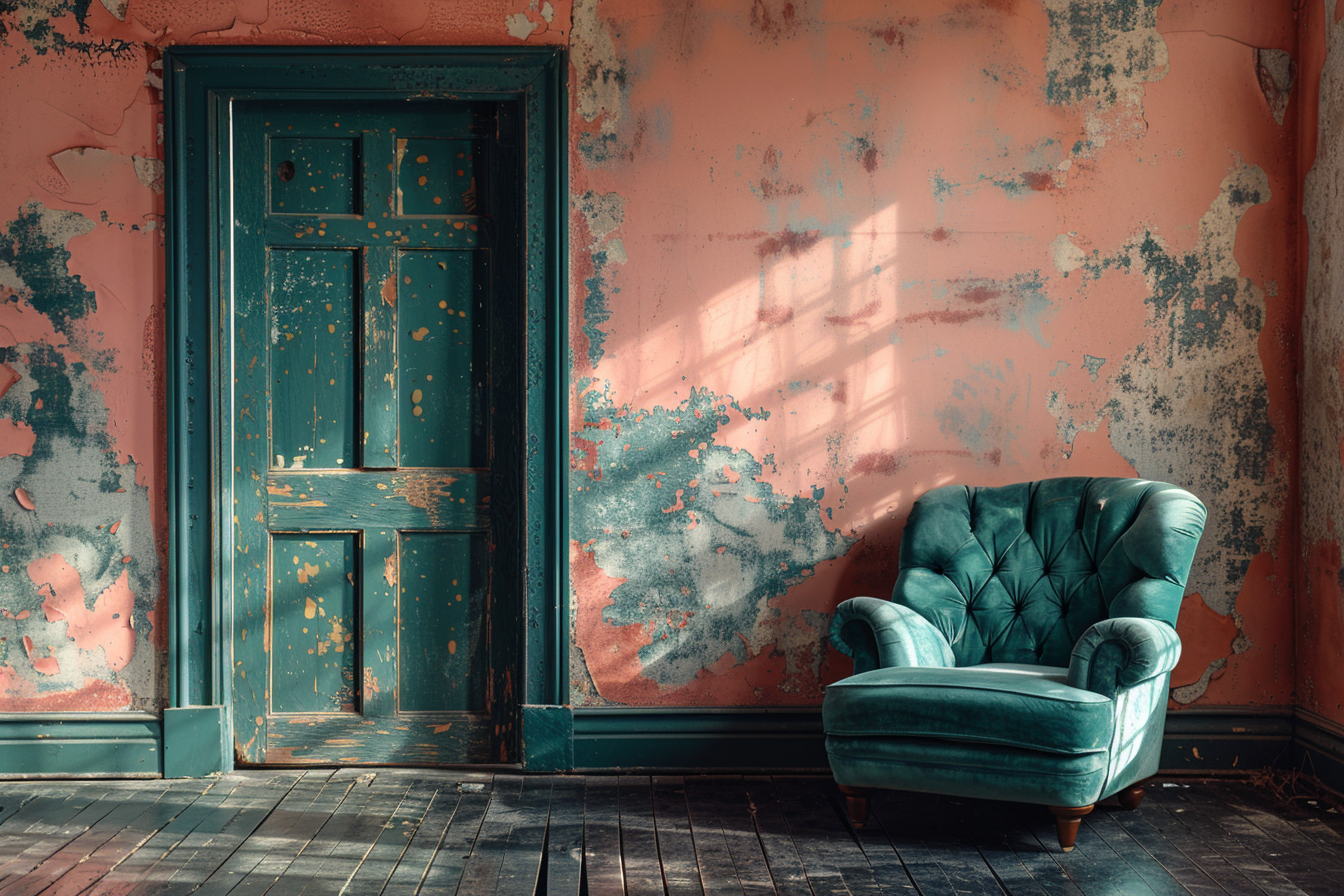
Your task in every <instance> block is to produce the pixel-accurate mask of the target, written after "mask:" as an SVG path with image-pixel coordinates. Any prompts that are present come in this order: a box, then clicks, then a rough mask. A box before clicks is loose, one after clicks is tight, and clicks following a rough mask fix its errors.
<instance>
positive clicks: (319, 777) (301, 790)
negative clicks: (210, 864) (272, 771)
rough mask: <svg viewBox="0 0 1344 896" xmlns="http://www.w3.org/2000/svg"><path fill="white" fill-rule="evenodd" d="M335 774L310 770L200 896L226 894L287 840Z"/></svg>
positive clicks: (211, 878) (200, 890) (201, 889)
mask: <svg viewBox="0 0 1344 896" xmlns="http://www.w3.org/2000/svg"><path fill="white" fill-rule="evenodd" d="M330 778H331V772H330V771H321V770H313V771H309V772H306V773H305V774H304V776H303V778H302V780H300V781H299V782H298V783H297V784H295V785H294V787H293V788H291V789H290V791H289V793H287V794H285V797H284V799H282V800H281V801H280V803H279V804H278V805H277V806H276V807H275V809H274V810H273V811H272V812H271V813H270V814H269V815H268V816H266V820H265V821H263V822H262V823H261V825H260V826H259V827H258V828H257V829H256V831H254V832H253V834H252V836H251V837H249V838H248V839H247V842H246V843H245V844H243V846H242V847H240V848H239V849H237V850H235V851H234V853H233V855H231V856H229V858H228V860H227V861H226V862H224V863H223V864H222V865H220V866H219V868H217V869H215V871H214V872H212V873H211V875H210V876H209V877H208V878H207V879H206V880H205V882H204V883H202V884H201V886H200V887H199V888H198V889H197V890H196V896H226V894H228V893H229V892H231V891H232V890H233V889H234V888H235V887H237V886H238V885H239V884H240V883H242V881H243V880H244V879H245V878H246V877H247V875H248V874H250V873H251V872H252V871H253V870H254V869H255V868H256V867H257V866H258V865H260V864H261V863H262V862H263V861H264V860H265V859H266V857H267V856H268V855H270V853H271V851H272V850H273V849H275V848H277V847H278V846H279V845H280V844H281V843H283V842H284V841H285V840H286V838H287V837H288V835H289V834H290V832H291V831H293V830H294V828H295V827H296V826H297V825H299V824H300V823H301V822H302V820H303V818H304V816H305V814H307V813H309V812H312V811H313V810H314V804H315V803H316V802H317V799H318V797H319V796H321V794H322V791H323V789H324V788H325V787H326V785H327V782H328V781H329V780H330Z"/></svg>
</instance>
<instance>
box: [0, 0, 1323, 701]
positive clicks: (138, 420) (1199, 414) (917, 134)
mask: <svg viewBox="0 0 1344 896" xmlns="http://www.w3.org/2000/svg"><path fill="white" fill-rule="evenodd" d="M0 25H2V26H3V31H0V70H3V71H4V72H5V77H6V88H7V89H6V90H5V91H4V93H3V95H0V134H3V135H4V136H3V138H0V140H3V157H4V162H5V164H4V165H3V166H0V229H2V230H3V232H2V233H0V353H2V354H0V361H3V363H4V365H5V366H4V367H3V368H0V389H3V390H4V394H3V396H0V489H3V495H0V525H3V532H4V537H3V540H2V541H0V543H2V544H3V549H2V551H0V564H2V565H0V611H2V612H0V638H3V640H2V641H0V711H6V710H10V711H12V710H35V709H118V708H149V709H155V708H158V707H159V706H161V705H162V703H163V700H164V697H165V683H164V681H165V678H164V671H165V667H166V662H165V655H164V651H165V640H166V639H165V638H164V636H163V632H164V622H165V620H164V619H163V611H162V605H163V593H164V586H163V570H164V568H165V557H164V553H163V552H164V546H165V545H166V542H167V539H166V531H165V528H164V527H165V525H166V523H165V515H164V508H165V484H164V477H163V470H164V447H163V446H164V432H163V431H164V424H165V417H164V411H163V378H164V371H163V368H162V358H163V327H162V319H163V301H164V299H163V277H162V269H163V261H164V256H163V242H162V226H163V219H162V192H161V191H162V182H161V179H162V178H161V174H162V165H161V162H160V159H161V158H162V154H163V149H162V137H161V133H160V121H161V117H160V115H161V105H160V96H159V85H160V63H159V58H160V53H161V51H162V50H163V48H165V47H166V46H169V45H172V44H175V43H188V42H192V43H231V44H239V43H270V44H313V43H322V44H327V43H334V44H397V43H404V44H483V43H484V44H514V45H519V44H525V43H537V42H545V43H558V44H563V45H567V46H568V48H569V51H570V60H571V64H572V72H571V85H570V94H571V104H572V117H571V122H570V138H571V160H570V186H571V197H570V206H571V234H570V243H571V246H572V256H571V270H570V273H571V277H570V300H571V314H570V321H569V330H570V346H571V352H572V381H571V387H572V388H571V404H570V409H571V420H570V425H571V430H572V443H571V455H570V457H571V471H570V479H569V486H570V501H571V515H570V524H571V533H570V534H571V538H572V542H571V558H570V559H571V573H572V575H571V578H572V583H573V588H572V605H571V611H572V617H573V651H572V656H571V660H572V662H571V673H572V678H573V681H572V698H573V701H574V703H575V704H579V705H601V704H605V703H611V702H619V703H632V704H680V705H789V704H793V705H813V704H816V703H817V702H819V699H820V694H821V687H822V685H823V684H824V683H825V682H827V681H829V680H832V679H834V678H835V677H838V676H839V675H842V674H844V673H845V671H846V664H845V663H844V662H842V661H841V658H840V657H839V656H838V655H837V654H835V653H834V652H833V651H831V650H829V648H827V647H826V646H825V633H826V629H827V625H828V622H829V616H830V613H831V611H832V610H833V608H834V607H835V605H836V604H837V603H838V602H839V601H841V600H843V599H844V598H846V597H849V596H852V595H855V594H862V593H868V594H879V595H881V594H886V593H887V592H888V591H889V590H890V588H891V584H892V582H893V580H894V578H895V563H896V545H897V543H898V540H899V537H900V530H901V526H902V523H903V520H904V518H905V516H906V514H907V513H908V511H909V508H910V505H911V502H912V501H913V500H914V498H915V497H917V496H918V495H919V494H921V493H922V492H924V491H926V490H927V489H929V488H931V487H933V486H936V485H940V484H944V483H948V482H968V483H976V484H996V483H1007V482H1013V481H1020V480H1024V479H1035V478H1040V477H1043V476H1055V475H1138V476H1143V477H1148V478H1155V479H1162V480H1166V481H1171V482H1175V483H1177V484H1180V485H1183V486H1186V487H1188V488H1190V489H1192V490H1193V491H1194V492H1195V493H1196V494H1198V495H1199V496H1200V497H1201V498H1203V499H1204V500H1205V502H1206V503H1207V504H1208V505H1209V508H1210V526H1209V530H1208V534H1207V535H1206V537H1205V540H1204V543H1203V547H1202V548H1201V551H1200V554H1199V557H1198V558H1197V561H1196V569H1195V573H1194V577H1193V583H1192V594H1191V595H1190V596H1189V597H1188V598H1187V599H1186V602H1185V605H1184V607H1183V610H1182V618H1181V631H1182V634H1183V637H1184V641H1185V657H1184V659H1183V660H1182V664H1181V666H1180V667H1179V668H1178V670H1177V674H1176V676H1175V679H1174V681H1173V685H1174V686H1175V688H1174V691H1173V698H1174V700H1175V701H1176V704H1177V705H1180V706H1185V705H1197V704H1206V705H1207V704H1251V703H1260V704H1272V705H1282V704H1288V703H1291V702H1292V700H1293V688H1294V683H1295V679H1294V674H1295V673H1294V669H1295V666H1294V638H1293V635H1292V632H1293V614H1292V601H1293V575H1294V570H1295V556H1296V553H1295V552H1296V544H1297V541H1296V531H1297V530H1296V528H1295V520H1296V516H1295V514H1296V507H1295V503H1294V498H1293V495H1294V494H1295V486H1294V483H1295V476H1296V462H1297V456H1298V455H1297V447H1296V444H1295V434H1296V432H1297V419H1298V417H1297V415H1298V410H1297V402H1296V394H1295V391H1294V390H1295V375H1296V372H1297V334H1298V320H1297V317H1296V315H1297V296H1298V295H1299V294H1300V285H1299V284H1300V277H1299V274H1298V266H1297V264H1296V256H1295V251H1296V248H1297V241H1296V233H1297V231H1296V226H1297V224H1296V222H1297V215H1298V213H1299V202H1298V196H1299V188H1298V181H1297V178H1298V173H1299V172H1298V167H1297V165H1298V162H1297V152H1298V148H1299V144H1298V133H1299V125H1300V123H1301V122H1300V117H1299V116H1300V115H1301V114H1303V113H1302V112H1301V111H1300V109H1299V107H1300V106H1301V102H1300V100H1299V99H1298V97H1297V94H1296V93H1295V92H1294V91H1295V89H1296V88H1295V87H1294V83H1293V73H1294V66H1293V59H1294V57H1293V54H1294V53H1296V51H1297V46H1296V43H1297V28H1298V23H1297V21H1296V19H1295V18H1294V16H1293V13H1292V8H1291V5H1290V4H1268V5H1267V4H1263V3H1259V2H1254V0H1236V2H1223V3H1217V4H1213V3H1208V2H1200V0H1165V2H1161V0H978V2H967V0H958V2H951V0H948V2H943V0H911V2H908V3H903V4H886V3H876V2H862V3H861V2H844V0H831V2H821V0H734V2H726V0H724V2H705V0H685V2H678V3H672V2H668V0H603V2H596V0H578V2H575V3H574V5H573V7H572V8H571V6H570V4H569V3H565V2H554V3H550V2H547V3H538V2H537V0H499V2H466V0H420V2H386V3H368V2H361V3H354V2H353V0H351V2H346V3H319V2H317V0H299V2H288V3H284V4H281V3H270V2H267V0H238V2H227V0H219V2H211V3H201V4H179V5H174V4H168V3H165V2H158V0H101V2H89V0H26V2H23V0H21V2H19V3H17V4H11V6H10V7H9V8H7V11H5V12H0ZM16 489H23V493H22V495H21V496H19V497H22V498H23V500H22V501H21V500H20V499H19V497H16V494H15V490H16ZM28 504H31V505H32V506H31V508H30V507H28V506H27V505H28ZM1325 553H1326V554H1329V550H1328V544H1327V548H1326V549H1325ZM1330 556H1334V557H1335V558H1336V559H1335V560H1334V562H1335V564H1336V566H1337V565H1338V559H1337V558H1338V548H1337V547H1336V548H1335V553H1334V554H1333V555H1330ZM1340 675H1344V672H1341V673H1340V674H1338V675H1337V676H1336V680H1339V678H1340Z"/></svg>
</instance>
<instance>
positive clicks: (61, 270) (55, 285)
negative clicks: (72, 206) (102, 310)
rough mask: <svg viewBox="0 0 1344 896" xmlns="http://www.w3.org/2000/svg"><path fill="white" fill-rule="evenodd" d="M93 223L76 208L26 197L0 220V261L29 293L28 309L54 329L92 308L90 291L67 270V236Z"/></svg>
mask: <svg viewBox="0 0 1344 896" xmlns="http://www.w3.org/2000/svg"><path fill="white" fill-rule="evenodd" d="M92 229H93V222H91V221H89V220H88V219H86V218H85V217H84V216H83V215H80V214H78V213H76V212H62V211H54V210H47V209H44V208H43V207H42V206H41V205H40V204H39V203H36V202H30V203H28V204H27V205H26V206H24V208H23V210H22V211H21V212H20V213H19V216H18V217H17V218H15V219H14V220H13V221H9V222H8V223H7V224H6V225H5V233H4V238H3V239H0V264H5V265H8V266H9V267H10V269H11V270H12V271H13V273H12V274H11V275H10V277H9V278H6V279H12V278H17V280H18V283H17V284H16V285H18V286H19V287H20V288H21V289H26V290H29V291H30V292H31V296H30V298H29V303H30V304H31V306H32V308H33V310H35V311H38V312H40V313H42V314H45V315H46V316H47V317H48V318H50V319H51V324H52V326H54V327H55V328H56V329H57V330H59V331H61V332H63V333H67V335H68V331H69V326H70V321H71V320H77V319H79V318H82V317H84V316H85V315H87V314H89V313H90V312H91V311H93V310H94V309H95V308H96V307H97V302H96V300H95V299H94V295H93V293H92V292H91V291H90V290H89V289H88V287H86V286H85V285H84V283H83V282H82V281H81V280H80V279H79V278H78V277H75V276H72V275H71V274H70V271H69V267H68V266H69V264H70V250H68V249H67V248H66V247H65V243H66V241H67V240H69V238H70V237H72V236H75V235H77V234H81V233H88V232H89V231H90V230H92Z"/></svg>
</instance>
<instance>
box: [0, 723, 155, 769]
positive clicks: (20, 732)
mask: <svg viewBox="0 0 1344 896" xmlns="http://www.w3.org/2000/svg"><path fill="white" fill-rule="evenodd" d="M162 768H163V725H162V722H160V720H159V717H158V716H156V715H154V714H152V713H147V712H145V713H142V712H127V713H0V778H156V777H158V776H159V775H160V774H161V773H162Z"/></svg>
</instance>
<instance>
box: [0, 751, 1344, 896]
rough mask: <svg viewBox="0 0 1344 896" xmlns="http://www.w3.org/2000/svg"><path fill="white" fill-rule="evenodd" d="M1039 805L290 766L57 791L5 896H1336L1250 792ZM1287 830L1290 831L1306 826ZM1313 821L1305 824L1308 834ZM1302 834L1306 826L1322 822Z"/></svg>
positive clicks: (793, 782)
mask: <svg viewBox="0 0 1344 896" xmlns="http://www.w3.org/2000/svg"><path fill="white" fill-rule="evenodd" d="M1164 790H1165V792H1162V793H1159V794H1157V795H1156V799H1152V798H1150V799H1149V800H1148V801H1146V802H1145V803H1144V804H1143V805H1142V806H1141V807H1140V808H1139V809H1138V810H1137V811H1133V812H1126V811H1121V810H1119V809H1117V808H1115V807H1113V806H1108V805H1103V806H1102V807H1101V808H1099V809H1097V810H1096V811H1095V812H1093V813H1092V814H1091V815H1090V816H1088V817H1087V818H1086V819H1085V820H1084V823H1083V827H1082V830H1081V831H1080V834H1079V839H1078V846H1077V848H1076V849H1075V850H1074V851H1073V852H1071V853H1068V854H1064V853H1062V852H1060V851H1059V850H1058V847H1057V844H1056V843H1055V839H1054V825H1053V823H1052V819H1051V818H1050V817H1049V815H1048V814H1046V813H1044V812H1041V811H1039V809H1038V808H1037V807H1032V806H1024V805H1019V804H1008V803H998V802H992V801H980V800H964V799H951V798H946V797H933V796H924V795H917V794H899V793H889V794H879V795H878V798H877V800H876V801H875V802H874V804H873V814H872V818H871V823H870V826H869V827H868V828H866V829H864V830H861V831H855V830H853V829H851V828H850V827H849V826H848V824H847V823H846V821H845V820H844V816H843V813H842V807H841V805H840V802H839V799H838V794H837V793H836V791H835V790H834V786H833V784H832V783H831V782H830V781H829V780H828V779H824V778H815V777H806V776H780V777H777V778H771V777H765V776H749V777H746V778H740V777H737V776H714V777H695V778H689V779H683V778H669V777H657V778H652V779H650V778H646V777H643V776H623V777H613V776H594V777H587V778H584V777H574V776H553V775H516V774H515V775H492V774H488V773H479V772H471V773H467V772H447V771H417V770H396V769H384V770H379V771H366V770H361V769H358V768H346V769H340V770H337V771H334V772H332V771H318V770H313V771H298V770H285V769H277V770H271V771H245V772H238V773H234V774H229V775H225V776H223V777H221V778H220V779H218V780H215V781H185V780H184V781H171V782H163V781H154V782H96V781H91V782H70V781H60V782H49V783H48V782H43V783H24V784H21V785H19V786H18V788H17V789H16V790H15V791H14V792H15V793H19V794H20V798H19V799H18V800H17V801H16V802H18V803H19V805H17V806H16V807H15V808H14V809H13V810H12V811H11V812H9V813H8V815H7V817H6V818H5V819H3V820H0V846H3V847H4V848H5V849H7V851H6V852H0V868H4V869H6V870H5V874H6V877H5V878H4V879H3V880H0V896H94V894H97V896H104V894H110V896H132V894H133V896H176V894H187V893H193V894H199V896H272V894H273V896H317V894H333V896H334V894H341V893H346V894H364V893H368V894H375V893H377V894H381V896H414V894H418V893H424V894H435V896H438V894H453V893H460V894H470V896H476V894H478V893H479V894H509V896H513V894H520V896H531V894H534V893H535V894H548V896H549V894H555V896H559V894H564V896H580V894H585V893H586V894H588V896H616V894H620V896H633V894H637V893H647V894H665V896H705V894H708V893H741V894H744V896H745V894H759V896H765V894H769V893H775V894H781V896H821V894H827V893H833V894H841V893H843V894H848V896H856V894H879V893H880V894H901V896H905V894H910V896H1001V894H1010V896H1243V894H1244V896H1327V894H1328V896H1333V894H1336V893H1338V892H1339V891H1340V890H1339V885H1338V880H1339V877H1340V869H1341V867H1344V865H1341V864H1340V862H1339V861H1338V857H1339V850H1340V849H1341V848H1342V847H1344V840H1341V839H1339V838H1338V835H1337V834H1336V832H1335V831H1334V830H1333V828H1331V827H1330V826H1329V825H1327V824H1324V823H1323V822H1322V823H1318V824H1316V825H1310V824H1309V823H1310V821H1311V818H1310V816H1309V815H1307V813H1304V812H1302V811H1301V810H1296V809H1292V808H1291V807H1286V806H1285V807H1282V809H1281V811H1276V808H1277V807H1276V804H1274V803H1273V802H1272V800H1271V799H1270V798H1268V797H1266V796H1265V795H1264V794H1262V793H1260V792H1257V791H1254V790H1251V789H1250V788H1248V787H1246V786H1245V785H1240V784H1230V783H1226V782H1223V783H1220V784H1217V785H1210V784H1203V783H1198V782H1195V783H1189V784H1181V785H1178V786H1175V787H1170V788H1165V789H1164ZM1290 816H1291V817H1290ZM1304 818H1305V820H1304ZM1304 826H1305V829H1304Z"/></svg>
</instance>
